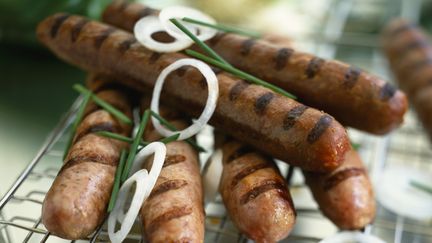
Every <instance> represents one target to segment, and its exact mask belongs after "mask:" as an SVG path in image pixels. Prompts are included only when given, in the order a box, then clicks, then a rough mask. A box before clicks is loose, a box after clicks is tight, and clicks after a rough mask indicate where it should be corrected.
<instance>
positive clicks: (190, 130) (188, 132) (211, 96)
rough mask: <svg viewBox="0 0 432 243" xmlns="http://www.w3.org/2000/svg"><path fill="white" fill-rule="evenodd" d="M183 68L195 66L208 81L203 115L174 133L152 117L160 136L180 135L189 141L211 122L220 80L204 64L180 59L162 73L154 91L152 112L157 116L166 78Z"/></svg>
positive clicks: (179, 138)
mask: <svg viewBox="0 0 432 243" xmlns="http://www.w3.org/2000/svg"><path fill="white" fill-rule="evenodd" d="M182 66H193V67H196V68H197V69H198V70H199V71H200V72H201V73H202V74H203V75H204V77H205V79H206V81H207V87H208V97H207V102H206V105H205V107H204V110H203V112H202V113H201V115H200V117H199V118H198V120H196V121H193V124H192V125H191V126H189V127H187V128H185V129H183V130H181V131H176V132H172V131H170V130H168V129H166V128H165V127H163V126H162V125H161V124H160V122H159V121H158V120H157V119H156V118H155V117H153V116H152V122H153V125H154V127H155V129H156V130H157V131H158V133H159V134H161V135H162V136H165V137H169V136H172V135H174V134H177V133H180V136H179V137H178V140H185V139H188V138H190V137H192V136H194V135H195V134H197V133H198V132H199V131H200V130H201V129H202V128H203V127H204V126H205V125H206V124H207V122H208V121H209V120H210V117H211V116H212V115H213V112H214V110H215V108H216V103H217V100H218V97H219V85H218V80H217V77H216V74H215V73H214V72H213V70H212V69H211V68H210V67H209V66H208V65H207V64H205V63H204V62H202V61H199V60H196V59H192V58H184V59H180V60H178V61H176V62H173V63H171V65H169V66H168V67H166V68H165V69H164V70H162V72H161V73H160V75H159V77H158V79H157V81H156V84H155V87H154V89H153V97H152V100H151V106H150V108H151V110H152V111H153V112H155V113H157V114H159V99H160V94H161V92H162V86H163V84H164V82H165V79H166V77H167V76H168V75H169V74H170V73H171V72H172V71H174V70H176V69H178V68H180V67H182Z"/></svg>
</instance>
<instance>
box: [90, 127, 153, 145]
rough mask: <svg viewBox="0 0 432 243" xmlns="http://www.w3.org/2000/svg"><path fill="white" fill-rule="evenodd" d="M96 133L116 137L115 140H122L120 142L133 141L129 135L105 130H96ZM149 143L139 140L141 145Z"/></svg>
mask: <svg viewBox="0 0 432 243" xmlns="http://www.w3.org/2000/svg"><path fill="white" fill-rule="evenodd" d="M96 135H100V136H104V137H107V138H112V139H116V140H119V141H122V142H126V143H133V141H134V140H133V139H132V138H129V137H126V136H123V135H120V134H117V133H113V132H107V131H100V132H96ZM149 144H150V143H149V142H146V141H143V140H141V142H140V144H139V145H141V146H147V145H149Z"/></svg>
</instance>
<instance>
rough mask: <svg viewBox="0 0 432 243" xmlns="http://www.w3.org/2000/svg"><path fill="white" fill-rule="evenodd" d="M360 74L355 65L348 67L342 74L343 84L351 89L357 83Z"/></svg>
mask: <svg viewBox="0 0 432 243" xmlns="http://www.w3.org/2000/svg"><path fill="white" fill-rule="evenodd" d="M360 74H361V70H360V69H358V68H356V67H353V66H351V67H349V68H348V69H347V70H346V72H345V76H344V81H343V86H344V87H345V88H347V89H351V88H352V87H354V86H355V84H356V83H357V80H358V78H359V76H360Z"/></svg>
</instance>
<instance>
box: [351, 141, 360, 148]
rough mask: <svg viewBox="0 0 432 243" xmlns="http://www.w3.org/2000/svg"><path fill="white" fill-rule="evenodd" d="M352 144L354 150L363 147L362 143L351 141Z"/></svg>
mask: <svg viewBox="0 0 432 243" xmlns="http://www.w3.org/2000/svg"><path fill="white" fill-rule="evenodd" d="M351 146H352V147H353V149H354V150H359V148H360V147H361V144H359V143H354V142H351Z"/></svg>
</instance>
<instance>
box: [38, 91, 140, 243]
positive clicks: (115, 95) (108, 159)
mask: <svg viewBox="0 0 432 243" xmlns="http://www.w3.org/2000/svg"><path fill="white" fill-rule="evenodd" d="M97 95H98V96H99V97H100V98H101V99H103V100H105V101H107V102H108V103H111V104H112V105H113V106H115V107H117V108H118V109H120V110H122V111H123V112H125V114H127V115H128V116H131V114H132V111H131V107H130V104H129V101H128V98H127V97H126V96H125V95H124V94H122V93H120V92H118V91H115V90H102V91H100V92H98V93H97ZM130 130H131V128H130V126H128V125H126V124H124V123H121V122H120V121H118V120H117V119H116V118H114V117H113V116H111V115H110V114H109V113H108V112H107V111H105V110H103V109H100V108H99V107H98V106H97V105H95V104H94V103H91V104H89V105H88V106H87V110H86V115H85V118H84V119H83V120H82V122H81V123H80V125H79V126H78V128H77V131H76V134H75V137H74V142H73V145H72V147H71V149H70V151H69V153H68V155H67V157H66V159H65V161H64V165H63V167H62V168H61V170H60V172H59V173H58V175H57V177H56V179H55V180H54V183H53V184H52V186H51V188H50V189H49V191H48V193H47V195H46V197H45V199H44V202H43V206H42V222H43V224H44V225H45V227H46V228H47V230H48V231H49V232H51V233H52V234H54V235H57V236H59V237H62V238H65V239H81V238H84V237H87V236H88V235H90V234H91V233H92V232H94V231H95V229H96V228H97V226H98V225H99V224H101V223H102V221H103V219H104V218H105V216H106V209H107V206H108V203H109V200H110V196H111V190H112V186H113V183H114V175H115V171H116V166H117V164H118V160H119V157H120V152H121V150H122V149H124V148H126V147H127V144H125V143H123V142H119V141H118V140H113V139H109V138H106V137H101V136H98V135H95V134H94V132H97V131H109V132H114V133H118V134H122V135H125V136H129V133H130Z"/></svg>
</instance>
